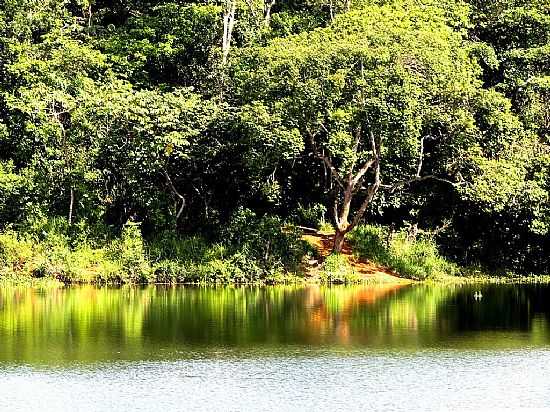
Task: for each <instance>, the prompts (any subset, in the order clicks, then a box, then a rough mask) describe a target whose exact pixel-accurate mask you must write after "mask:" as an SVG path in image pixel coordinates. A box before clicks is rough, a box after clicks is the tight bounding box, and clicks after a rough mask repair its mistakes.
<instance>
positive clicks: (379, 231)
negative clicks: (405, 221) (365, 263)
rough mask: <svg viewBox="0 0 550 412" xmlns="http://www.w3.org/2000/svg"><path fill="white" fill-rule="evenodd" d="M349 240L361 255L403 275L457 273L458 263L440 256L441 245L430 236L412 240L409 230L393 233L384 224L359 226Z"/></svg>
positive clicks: (416, 277) (437, 275)
mask: <svg viewBox="0 0 550 412" xmlns="http://www.w3.org/2000/svg"><path fill="white" fill-rule="evenodd" d="M349 240H350V242H351V243H352V245H353V248H354V250H355V251H356V253H357V254H359V255H360V256H361V257H365V258H367V259H370V260H373V261H375V262H378V263H380V264H382V265H384V266H388V267H389V268H391V269H393V270H395V271H396V272H397V273H399V274H400V275H401V276H405V277H408V278H411V279H416V280H423V279H428V278H437V277H441V276H445V275H455V274H456V273H457V271H458V269H457V267H456V265H454V264H452V263H450V262H448V261H447V260H445V258H443V257H442V256H440V254H439V252H438V250H437V245H436V243H435V241H434V240H433V239H431V238H430V237H429V236H426V235H424V236H422V237H420V238H417V239H410V238H409V236H408V235H407V233H406V232H405V231H399V232H396V233H389V232H388V229H387V228H384V227H381V226H372V225H365V226H358V227H357V228H355V230H353V231H352V232H351V233H350V236H349Z"/></svg>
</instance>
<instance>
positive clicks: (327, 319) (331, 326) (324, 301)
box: [305, 284, 405, 344]
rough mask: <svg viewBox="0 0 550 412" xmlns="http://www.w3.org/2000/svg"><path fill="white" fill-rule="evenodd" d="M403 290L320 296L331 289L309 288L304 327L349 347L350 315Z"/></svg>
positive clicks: (396, 287)
mask: <svg viewBox="0 0 550 412" xmlns="http://www.w3.org/2000/svg"><path fill="white" fill-rule="evenodd" d="M403 286H405V285H402V284H388V285H376V286H361V287H356V288H342V289H341V291H342V293H340V294H338V293H335V294H333V293H328V294H327V293H323V292H326V291H327V290H329V291H330V290H331V289H330V288H328V289H323V288H319V287H310V288H308V289H307V291H306V297H305V308H306V311H307V312H308V316H307V318H306V319H307V320H306V325H305V326H306V328H307V329H308V330H309V331H311V332H313V333H317V334H318V336H332V337H333V338H335V340H337V341H338V343H340V344H348V343H350V320H351V318H352V316H353V314H354V313H355V312H356V311H358V310H365V309H367V308H368V307H369V306H372V305H374V304H375V303H377V302H378V301H380V300H384V299H387V298H388V297H389V296H392V295H395V293H396V292H397V290H399V289H401V288H402V287H403ZM332 290H338V289H337V288H334V289H332Z"/></svg>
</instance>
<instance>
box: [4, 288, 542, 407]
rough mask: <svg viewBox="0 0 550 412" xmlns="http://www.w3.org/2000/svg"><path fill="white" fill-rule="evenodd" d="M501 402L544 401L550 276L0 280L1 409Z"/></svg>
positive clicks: (533, 404)
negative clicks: (399, 281)
mask: <svg viewBox="0 0 550 412" xmlns="http://www.w3.org/2000/svg"><path fill="white" fill-rule="evenodd" d="M476 292H481V295H482V297H481V298H479V297H478V298H476V297H475V295H477V294H478V293H476ZM507 408H513V409H519V408H550V287H548V286H518V285H484V286H427V285H409V286H352V287H345V286H337V287H283V286H278V287H266V288H249V287H248V288H247V287H243V288H235V287H223V288H221V287H220V288H207V287H205V288H192V287H185V288H184V287H178V288H165V287H147V288H121V289H113V288H95V287H71V288H61V289H33V288H17V287H3V288H0V410H1V411H11V410H21V411H29V410H40V411H75V410H78V411H126V410H131V411H134V410H144V411H153V410H161V411H180V410H181V411H190V410H198V411H199V410H200V411H203V410H220V411H225V410H244V411H248V410H346V411H347V410H367V409H370V410H407V411H410V410H422V411H425V410H445V409H461V410H464V409H475V410H486V409H498V410H502V409H507Z"/></svg>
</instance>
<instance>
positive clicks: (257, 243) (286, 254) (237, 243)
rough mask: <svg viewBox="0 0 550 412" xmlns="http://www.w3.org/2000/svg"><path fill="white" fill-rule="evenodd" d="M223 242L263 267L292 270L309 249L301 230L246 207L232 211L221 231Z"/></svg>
mask: <svg viewBox="0 0 550 412" xmlns="http://www.w3.org/2000/svg"><path fill="white" fill-rule="evenodd" d="M224 241H225V242H226V243H227V244H229V245H230V246H231V248H233V250H234V251H237V250H238V251H239V252H241V253H243V254H245V255H247V256H248V257H249V258H250V259H252V260H254V261H256V263H257V264H258V265H259V266H261V267H262V268H264V269H266V270H268V271H269V270H271V268H274V267H284V268H285V269H290V270H292V269H295V268H297V267H298V265H299V264H300V262H301V259H302V257H303V256H304V255H305V254H306V253H307V252H308V250H309V249H310V248H309V246H308V244H307V242H304V241H303V240H301V233H300V231H299V230H297V229H296V228H295V227H294V226H292V225H285V224H284V223H283V222H282V221H281V219H280V218H279V217H277V216H264V217H258V216H257V215H256V214H255V213H254V212H252V211H251V210H248V209H240V210H238V211H237V213H235V214H234V215H233V217H232V219H231V221H230V223H229V225H228V227H227V229H226V230H225V231H224Z"/></svg>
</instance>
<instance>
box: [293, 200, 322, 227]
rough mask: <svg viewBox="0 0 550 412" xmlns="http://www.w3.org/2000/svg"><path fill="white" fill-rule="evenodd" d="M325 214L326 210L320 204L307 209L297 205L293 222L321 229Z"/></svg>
mask: <svg viewBox="0 0 550 412" xmlns="http://www.w3.org/2000/svg"><path fill="white" fill-rule="evenodd" d="M326 212H327V208H326V207H325V206H324V205H322V204H321V203H314V204H312V205H310V206H307V207H305V206H303V205H302V204H298V207H297V208H296V211H295V220H296V223H297V224H299V225H302V226H307V227H311V228H315V229H321V227H322V226H323V225H324V224H325V214H326Z"/></svg>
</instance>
